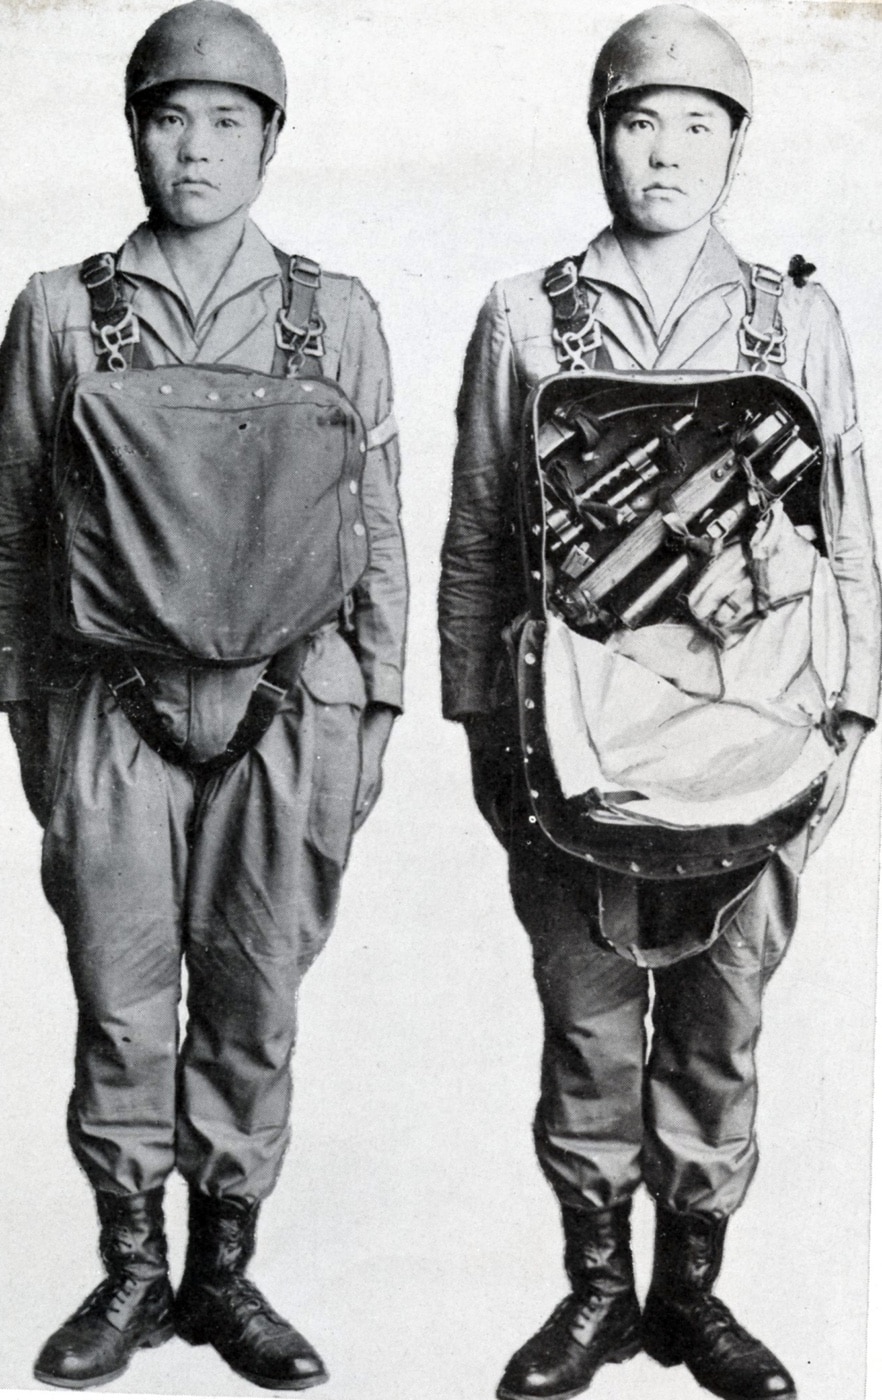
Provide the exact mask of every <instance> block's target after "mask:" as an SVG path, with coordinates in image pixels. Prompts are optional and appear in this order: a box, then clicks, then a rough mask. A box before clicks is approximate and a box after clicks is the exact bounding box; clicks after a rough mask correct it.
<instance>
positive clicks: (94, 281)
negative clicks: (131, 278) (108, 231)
mask: <svg viewBox="0 0 882 1400" xmlns="http://www.w3.org/2000/svg"><path fill="white" fill-rule="evenodd" d="M115 276H116V261H115V259H114V256H113V254H112V253H97V254H96V255H95V257H94V258H88V259H87V260H86V262H84V263H83V266H82V268H81V270H80V279H81V281H82V283H83V286H84V287H85V288H86V290H87V291H89V292H93V291H95V289H96V288H97V287H103V286H104V285H105V283H106V282H112V281H113V279H114V277H115Z"/></svg>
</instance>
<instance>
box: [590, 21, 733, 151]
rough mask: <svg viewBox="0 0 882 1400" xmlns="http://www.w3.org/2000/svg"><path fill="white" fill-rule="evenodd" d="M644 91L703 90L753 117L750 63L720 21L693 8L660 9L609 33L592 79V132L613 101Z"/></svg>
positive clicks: (627, 22)
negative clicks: (626, 93) (663, 89)
mask: <svg viewBox="0 0 882 1400" xmlns="http://www.w3.org/2000/svg"><path fill="white" fill-rule="evenodd" d="M644 87H687V88H702V89H703V90H704V91H706V92H712V93H715V94H716V95H717V96H719V97H724V98H726V99H728V101H729V102H734V103H735V104H736V105H737V106H738V107H739V108H740V110H741V111H742V112H743V113H744V115H745V116H746V117H749V116H750V114H751V108H752V103H753V94H752V87H751V81H750V68H749V67H748V64H747V59H746V58H745V57H744V54H743V53H742V52H741V49H740V48H739V47H738V45H737V44H736V42H735V40H734V39H733V38H732V35H731V34H728V33H727V32H726V30H725V29H723V28H722V27H721V26H720V25H719V24H717V22H716V20H713V19H711V17H710V15H706V14H702V13H701V11H699V10H693V9H692V8H691V7H690V6H689V5H657V6H656V7H655V8H654V9H652V10H644V11H643V13H642V14H639V15H635V16H634V18H633V19H629V20H627V21H626V23H625V24H623V25H622V26H621V28H620V29H617V30H616V31H615V33H614V34H611V35H610V37H609V38H608V39H607V41H606V43H605V44H604V46H603V48H602V49H601V50H600V53H599V55H598V57H597V63H596V64H595V66H594V74H593V77H592V80H591V96H590V100H589V104H588V117H589V121H591V124H592V129H594V128H595V119H596V116H597V114H599V113H601V112H602V111H603V108H604V107H605V106H606V103H607V102H608V101H609V99H610V98H611V97H615V96H617V95H618V94H619V93H621V92H631V91H633V90H634V89H635V88H644Z"/></svg>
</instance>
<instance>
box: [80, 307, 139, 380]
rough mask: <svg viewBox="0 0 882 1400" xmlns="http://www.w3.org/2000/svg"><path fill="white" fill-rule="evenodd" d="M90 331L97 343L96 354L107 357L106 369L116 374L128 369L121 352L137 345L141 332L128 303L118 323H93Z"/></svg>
mask: <svg viewBox="0 0 882 1400" xmlns="http://www.w3.org/2000/svg"><path fill="white" fill-rule="evenodd" d="M91 330H92V335H93V336H94V337H95V339H96V340H97V342H98V354H99V355H106V356H107V367H108V369H111V370H114V371H115V372H117V373H118V372H119V371H121V370H125V369H128V363H127V361H126V358H125V356H124V355H123V354H122V350H123V349H124V347H125V346H127V345H137V344H138V342H139V341H140V339H141V330H140V327H139V325H138V322H137V319H136V318H135V315H134V313H133V312H132V308H131V306H130V305H129V303H128V302H127V303H126V307H125V311H124V312H123V314H122V316H121V317H120V318H119V320H118V321H108V322H106V323H105V324H104V325H102V326H99V325H98V323H97V321H93V322H92V326H91Z"/></svg>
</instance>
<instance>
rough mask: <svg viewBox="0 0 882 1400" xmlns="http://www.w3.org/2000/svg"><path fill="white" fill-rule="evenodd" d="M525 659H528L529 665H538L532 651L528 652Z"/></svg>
mask: <svg viewBox="0 0 882 1400" xmlns="http://www.w3.org/2000/svg"><path fill="white" fill-rule="evenodd" d="M524 660H525V661H526V663H527V665H528V666H535V665H536V658H535V656H534V655H533V653H532V652H531V651H528V652H527V654H526V656H525V657H524Z"/></svg>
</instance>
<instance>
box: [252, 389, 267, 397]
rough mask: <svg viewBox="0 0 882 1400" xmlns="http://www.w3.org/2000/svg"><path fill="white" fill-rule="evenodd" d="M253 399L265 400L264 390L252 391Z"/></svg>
mask: <svg viewBox="0 0 882 1400" xmlns="http://www.w3.org/2000/svg"><path fill="white" fill-rule="evenodd" d="M254 397H255V398H256V399H263V398H265V397H266V389H255V390H254Z"/></svg>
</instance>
